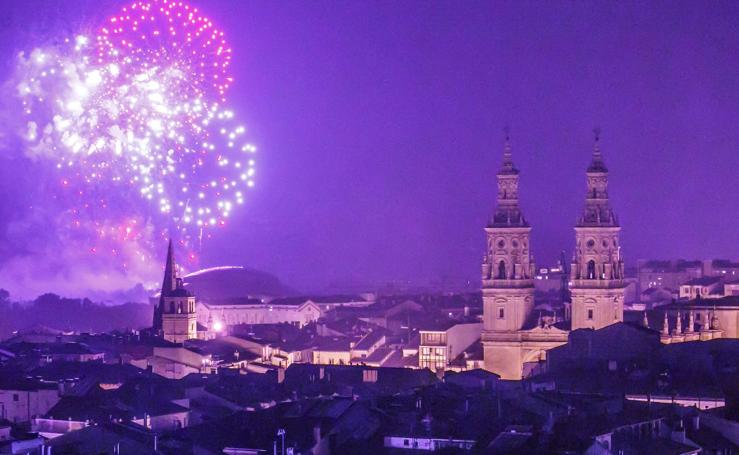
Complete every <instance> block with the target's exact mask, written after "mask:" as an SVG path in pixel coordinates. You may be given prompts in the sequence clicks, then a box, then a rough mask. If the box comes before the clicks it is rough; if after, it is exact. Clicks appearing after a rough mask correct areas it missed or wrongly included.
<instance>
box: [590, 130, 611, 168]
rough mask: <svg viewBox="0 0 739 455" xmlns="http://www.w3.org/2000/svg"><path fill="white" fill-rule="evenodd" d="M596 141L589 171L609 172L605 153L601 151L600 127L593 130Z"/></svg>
mask: <svg viewBox="0 0 739 455" xmlns="http://www.w3.org/2000/svg"><path fill="white" fill-rule="evenodd" d="M593 134H594V135H595V141H594V143H593V158H592V160H591V161H590V166H588V173H591V172H599V173H600V172H608V168H607V167H606V164H605V163H604V162H603V155H602V154H601V153H600V128H596V129H594V130H593Z"/></svg>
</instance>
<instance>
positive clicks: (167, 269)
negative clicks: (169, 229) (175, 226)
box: [162, 239, 177, 296]
mask: <svg viewBox="0 0 739 455" xmlns="http://www.w3.org/2000/svg"><path fill="white" fill-rule="evenodd" d="M175 289H177V269H176V268H175V263H174V250H173V248H172V239H169V247H168V248H167V262H166V264H165V266H164V280H163V281H162V296H164V295H167V294H169V293H171V292H172V291H174V290H175Z"/></svg>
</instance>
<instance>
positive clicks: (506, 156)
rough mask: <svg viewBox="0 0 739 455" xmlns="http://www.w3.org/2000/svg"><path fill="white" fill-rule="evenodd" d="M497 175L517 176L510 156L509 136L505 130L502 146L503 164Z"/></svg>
mask: <svg viewBox="0 0 739 455" xmlns="http://www.w3.org/2000/svg"><path fill="white" fill-rule="evenodd" d="M498 174H499V175H512V174H513V175H515V174H518V169H516V166H514V165H513V158H512V156H511V136H510V134H508V130H507V128H506V132H505V144H504V145H503V164H502V165H501V167H500V172H498Z"/></svg>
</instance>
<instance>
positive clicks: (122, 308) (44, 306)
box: [0, 294, 153, 339]
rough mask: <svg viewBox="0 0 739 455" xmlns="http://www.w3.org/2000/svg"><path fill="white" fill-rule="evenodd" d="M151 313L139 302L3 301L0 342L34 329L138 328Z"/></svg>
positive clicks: (147, 321) (42, 298) (43, 298)
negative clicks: (105, 303)
mask: <svg viewBox="0 0 739 455" xmlns="http://www.w3.org/2000/svg"><path fill="white" fill-rule="evenodd" d="M152 314H153V309H152V307H151V306H150V305H147V304H143V303H124V304H122V305H102V304H98V303H93V302H91V301H90V300H88V299H70V298H64V297H60V296H58V295H56V294H44V295H41V296H39V297H37V298H36V299H35V300H34V301H33V302H30V303H25V304H20V303H16V302H10V301H8V300H5V301H0V339H2V338H6V337H8V336H10V334H12V332H14V331H16V330H28V329H30V328H33V327H38V326H44V327H48V328H51V329H55V330H60V331H81V332H85V331H90V332H107V331H110V330H114V329H126V328H130V329H140V328H143V327H149V326H150V325H151V318H152Z"/></svg>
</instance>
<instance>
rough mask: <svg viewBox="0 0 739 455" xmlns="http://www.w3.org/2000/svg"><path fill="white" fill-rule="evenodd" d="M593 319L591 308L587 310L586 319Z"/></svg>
mask: <svg viewBox="0 0 739 455" xmlns="http://www.w3.org/2000/svg"><path fill="white" fill-rule="evenodd" d="M592 320H593V310H588V321H592Z"/></svg>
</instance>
